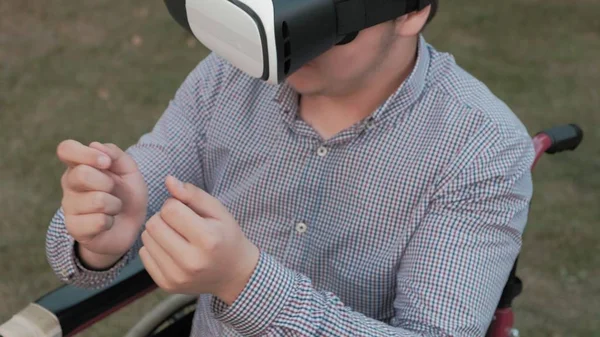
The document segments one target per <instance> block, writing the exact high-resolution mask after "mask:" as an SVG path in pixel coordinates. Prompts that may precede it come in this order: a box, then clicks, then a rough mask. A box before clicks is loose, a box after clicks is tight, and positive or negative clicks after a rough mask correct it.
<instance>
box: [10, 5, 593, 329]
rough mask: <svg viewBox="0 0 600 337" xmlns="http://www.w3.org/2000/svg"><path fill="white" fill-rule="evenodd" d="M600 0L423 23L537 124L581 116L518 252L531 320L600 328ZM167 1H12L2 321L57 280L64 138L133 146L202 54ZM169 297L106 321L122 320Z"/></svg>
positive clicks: (522, 324) (453, 11) (526, 316)
mask: <svg viewBox="0 0 600 337" xmlns="http://www.w3.org/2000/svg"><path fill="white" fill-rule="evenodd" d="M597 13H600V3H599V2H597V1H592V0H580V1H559V0H545V1H540V0H520V1H517V0H506V1H493V2H492V1H486V2H475V1H467V0H453V1H452V2H450V1H443V2H442V8H441V12H440V14H439V16H438V18H437V19H436V20H435V21H434V23H433V24H432V26H431V27H429V28H428V29H427V32H426V36H427V38H428V40H429V42H431V43H432V44H434V45H435V46H436V47H437V48H438V49H440V50H444V51H448V52H451V53H452V54H454V55H455V57H456V59H457V61H458V62H459V63H460V64H461V65H462V66H463V67H464V68H466V69H467V70H468V71H470V72H471V73H473V74H474V75H475V76H477V77H478V78H480V79H481V80H483V81H484V82H485V83H486V84H487V85H488V86H489V87H490V88H491V89H492V90H493V91H494V92H495V93H496V94H497V95H498V96H499V97H501V98H502V99H503V100H505V101H506V102H507V103H508V105H509V106H511V107H512V108H513V109H514V110H515V111H516V113H517V114H518V115H519V117H520V118H521V119H522V120H523V122H524V123H525V124H526V125H527V127H528V128H529V130H530V132H531V133H532V134H533V133H535V132H537V131H539V130H540V129H543V128H545V127H549V126H553V125H557V124H562V123H570V122H575V123H578V124H580V125H581V126H583V128H584V130H585V133H586V134H585V142H584V144H583V145H582V146H581V147H580V148H579V149H578V150H577V151H576V152H573V153H564V154H560V155H557V156H547V157H545V158H544V159H543V160H542V161H541V162H540V164H539V166H538V168H539V169H538V170H537V171H536V173H535V176H534V179H535V196H534V198H535V199H534V202H533V204H532V209H531V216H530V221H529V225H528V228H527V232H526V235H525V243H524V248H523V253H522V258H521V268H520V275H521V276H522V278H523V279H524V281H525V291H524V294H523V295H522V296H521V297H519V298H518V299H517V301H516V311H517V325H518V327H519V328H520V330H521V332H522V334H523V335H524V336H525V335H526V336H530V337H531V336H533V337H536V336H539V337H542V336H543V337H546V336H556V337H558V336H582V337H583V336H586V337H587V336H600V318H599V316H598V312H600V269H599V268H598V266H599V265H600V256H599V255H598V254H597V252H598V250H599V249H600V207H598V205H599V204H600V175H599V174H598V172H599V170H600V148H599V147H598V146H597V144H598V142H599V140H600V113H598V112H599V111H596V110H597V109H599V107H600V87H599V85H598V83H600V20H598V18H597ZM206 52H207V50H206V49H205V48H203V47H202V46H201V45H200V44H198V43H193V40H190V37H189V36H188V35H187V34H185V33H184V32H183V31H182V30H181V29H179V27H177V26H176V25H175V24H174V22H173V21H172V20H171V19H170V18H169V17H168V14H167V12H166V10H165V8H164V7H163V4H162V2H161V1H156V2H147V1H141V0H131V1H116V0H94V1H92V0H82V1H77V2H71V1H66V0H56V1H53V2H52V4H48V3H47V2H42V1H40V0H23V1H1V2H0V158H1V160H0V205H1V206H0V215H1V216H0V268H2V270H3V272H2V273H1V274H0V299H1V300H2V304H3V305H2V306H0V322H1V321H4V320H6V319H7V318H8V317H10V315H11V314H12V313H14V312H16V311H18V310H19V309H21V308H22V307H23V306H25V305H26V304H27V303H29V302H31V301H33V300H35V299H36V298H37V297H39V296H41V295H42V294H44V293H45V292H47V291H49V290H51V289H53V288H54V287H56V286H58V285H59V283H58V281H57V279H56V277H55V276H54V275H53V273H52V272H51V270H50V269H49V267H48V265H47V262H46V260H45V255H44V235H45V230H46V228H47V225H48V221H49V219H50V217H51V216H52V214H53V212H54V211H55V209H56V208H57V207H58V206H59V202H60V198H61V191H60V186H59V176H60V174H61V173H62V171H63V167H62V165H61V164H60V163H59V162H58V160H57V159H56V157H55V148H56V145H57V144H58V143H59V142H60V141H61V140H63V139H66V138H74V139H77V140H79V141H82V142H90V141H92V140H100V141H111V142H115V143H117V144H119V145H120V146H122V147H126V146H128V145H130V144H131V143H133V142H135V141H136V140H137V138H139V136H140V135H142V134H143V133H144V132H147V131H149V130H150V128H151V127H152V125H153V124H154V122H155V121H156V119H157V118H158V117H159V116H160V114H161V113H162V111H163V110H164V108H165V106H166V104H167V102H168V100H169V99H170V98H171V97H172V95H173V93H174V91H175V89H176V88H177V87H178V86H179V84H180V83H181V82H182V80H183V79H184V77H185V75H186V74H187V73H188V72H189V71H190V70H191V69H192V68H193V67H194V66H195V65H196V64H197V63H198V62H199V61H200V60H201V59H202V57H204V56H205V55H206ZM162 297H163V294H161V293H156V294H153V295H151V296H149V297H147V298H145V299H143V300H140V301H138V302H136V303H135V304H134V305H132V306H130V307H128V308H127V309H125V310H124V311H122V312H120V313H119V314H118V315H113V316H111V317H110V318H109V319H107V320H105V321H103V322H101V323H99V324H97V325H96V326H95V327H93V328H92V329H91V330H89V331H88V332H86V333H84V335H86V336H116V335H119V334H120V333H123V332H124V331H126V329H127V328H129V327H130V326H131V325H132V324H133V322H135V321H136V320H137V319H139V318H140V317H141V315H143V313H144V312H145V311H146V310H148V308H149V307H151V306H152V305H153V304H155V303H156V302H157V301H158V300H160V299H161V298H162Z"/></svg>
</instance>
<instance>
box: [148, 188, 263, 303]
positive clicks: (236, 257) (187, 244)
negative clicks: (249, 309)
mask: <svg viewBox="0 0 600 337" xmlns="http://www.w3.org/2000/svg"><path fill="white" fill-rule="evenodd" d="M166 186H167V189H168V190H169V192H170V193H171V195H172V196H173V198H170V199H168V200H167V201H166V202H165V204H164V205H163V207H162V209H161V210H160V211H159V212H157V213H156V214H155V215H154V216H153V217H152V218H150V220H148V222H147V223H146V230H145V231H144V232H143V233H142V241H143V243H144V246H143V247H142V248H141V249H140V252H139V254H140V258H141V259H142V262H143V263H144V266H145V267H146V270H147V271H148V273H149V274H150V276H151V277H152V278H153V279H154V281H155V282H156V284H157V285H158V286H159V287H160V288H162V289H164V290H166V291H167V292H169V293H182V294H194V295H199V294H204V293H210V294H213V295H215V296H217V297H218V298H220V299H221V300H222V301H223V302H225V303H227V304H228V305H231V304H232V303H233V302H234V301H235V299H236V298H237V297H238V295H239V294H240V293H241V292H242V290H243V289H244V287H245V286H246V284H247V283H248V281H249V280H250V277H251V276H252V273H253V272H254V269H255V268H256V265H257V263H258V259H259V249H258V247H256V246H255V245H254V244H253V243H252V242H250V241H249V240H248V239H247V238H246V236H245V235H244V233H243V232H242V230H241V228H240V226H239V225H238V223H237V221H236V220H235V219H234V217H233V216H232V215H231V214H230V213H229V211H228V210H227V208H226V207H225V206H224V205H223V204H222V203H221V202H220V201H219V200H217V199H216V198H214V197H212V196H211V195H210V194H208V193H206V192H205V191H203V190H201V189H199V188H197V187H196V186H194V185H192V184H188V183H186V184H183V183H182V182H180V181H179V180H177V179H176V178H174V177H172V176H169V177H168V178H167V180H166Z"/></svg>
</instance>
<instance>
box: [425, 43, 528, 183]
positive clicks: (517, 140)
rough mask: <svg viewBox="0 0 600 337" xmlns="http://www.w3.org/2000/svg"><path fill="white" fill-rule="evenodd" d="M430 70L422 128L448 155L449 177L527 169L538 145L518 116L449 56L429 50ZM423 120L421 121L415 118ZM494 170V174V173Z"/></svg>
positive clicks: (439, 148) (438, 149)
mask: <svg viewBox="0 0 600 337" xmlns="http://www.w3.org/2000/svg"><path fill="white" fill-rule="evenodd" d="M427 52H428V53H429V55H430V64H429V69H428V74H427V79H426V89H425V92H424V94H423V96H422V99H421V100H420V103H419V104H421V107H422V109H419V112H418V113H416V114H415V115H420V114H423V115H424V116H422V117H421V122H422V123H425V124H426V125H428V126H429V131H430V132H431V133H433V134H435V137H434V138H435V139H436V140H438V141H437V142H436V144H435V145H434V146H435V147H436V151H443V152H444V155H443V156H444V157H445V160H443V163H444V164H443V165H444V166H445V167H444V168H443V171H444V174H442V176H446V177H450V176H454V175H456V174H458V172H459V171H462V170H464V169H466V168H467V167H474V166H478V167H479V168H480V169H484V167H488V168H490V170H491V169H492V168H493V167H495V168H498V167H500V166H514V165H517V166H520V167H521V170H525V169H528V165H529V164H530V162H532V160H533V154H534V150H533V144H532V140H531V136H530V134H529V133H528V130H527V128H526V127H525V125H524V124H523V122H522V121H521V120H520V119H519V117H518V116H517V115H516V114H515V113H514V111H513V110H512V109H511V108H510V107H509V106H508V105H507V104H506V103H505V102H504V101H503V100H502V99H500V98H499V97H498V96H497V95H495V94H494V93H493V92H492V91H491V90H490V88H489V87H488V86H487V85H486V84H485V83H483V82H482V81H481V80H479V79H477V78H476V77H475V76H473V75H472V74H470V73H469V72H468V71H466V70H465V69H464V68H462V67H461V66H460V65H458V64H457V62H456V60H455V58H454V57H453V56H452V55H451V54H448V53H443V52H439V51H437V50H436V49H435V48H434V47H432V46H431V45H427ZM415 118H418V117H415ZM494 170H495V169H494Z"/></svg>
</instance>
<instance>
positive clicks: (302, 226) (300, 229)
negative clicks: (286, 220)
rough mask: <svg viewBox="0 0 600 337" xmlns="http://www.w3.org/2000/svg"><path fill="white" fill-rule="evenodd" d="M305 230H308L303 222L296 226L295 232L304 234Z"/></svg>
mask: <svg viewBox="0 0 600 337" xmlns="http://www.w3.org/2000/svg"><path fill="white" fill-rule="evenodd" d="M307 229H308V226H306V224H305V223H304V222H299V223H297V224H296V232H298V233H300V234H302V233H304V232H306V230H307Z"/></svg>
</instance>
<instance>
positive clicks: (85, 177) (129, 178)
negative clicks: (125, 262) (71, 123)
mask: <svg viewBox="0 0 600 337" xmlns="http://www.w3.org/2000/svg"><path fill="white" fill-rule="evenodd" d="M57 155H58V157H59V159H60V160H61V161H62V162H63V163H65V164H66V165H67V170H66V171H65V173H64V174H63V176H62V179H61V186H62V190H63V199H62V208H63V212H64V215H65V225H66V228H67V231H68V232H69V234H70V235H71V236H72V237H73V238H74V239H75V241H77V242H78V243H79V254H80V256H81V258H82V259H83V261H84V263H86V264H87V265H89V266H90V267H92V268H97V269H103V268H106V267H109V266H110V265H112V264H113V263H115V262H116V261H117V260H118V259H119V258H120V257H121V256H123V254H125V253H126V252H127V251H128V250H129V249H130V248H131V246H132V245H133V243H134V242H135V240H136V239H137V237H138V235H139V233H140V229H141V226H142V225H143V223H144V220H145V217H146V209H147V202H148V188H147V186H146V183H145V181H144V178H143V176H142V174H141V173H140V171H139V170H138V167H137V165H136V163H135V161H134V160H133V159H132V158H131V157H130V156H129V155H127V154H126V153H125V152H124V151H123V150H121V149H120V148H119V147H117V146H116V145H114V144H100V143H98V142H93V143H91V144H90V145H89V146H85V145H83V144H81V143H79V142H77V141H74V140H66V141H63V142H61V143H60V145H59V146H58V148H57Z"/></svg>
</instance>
